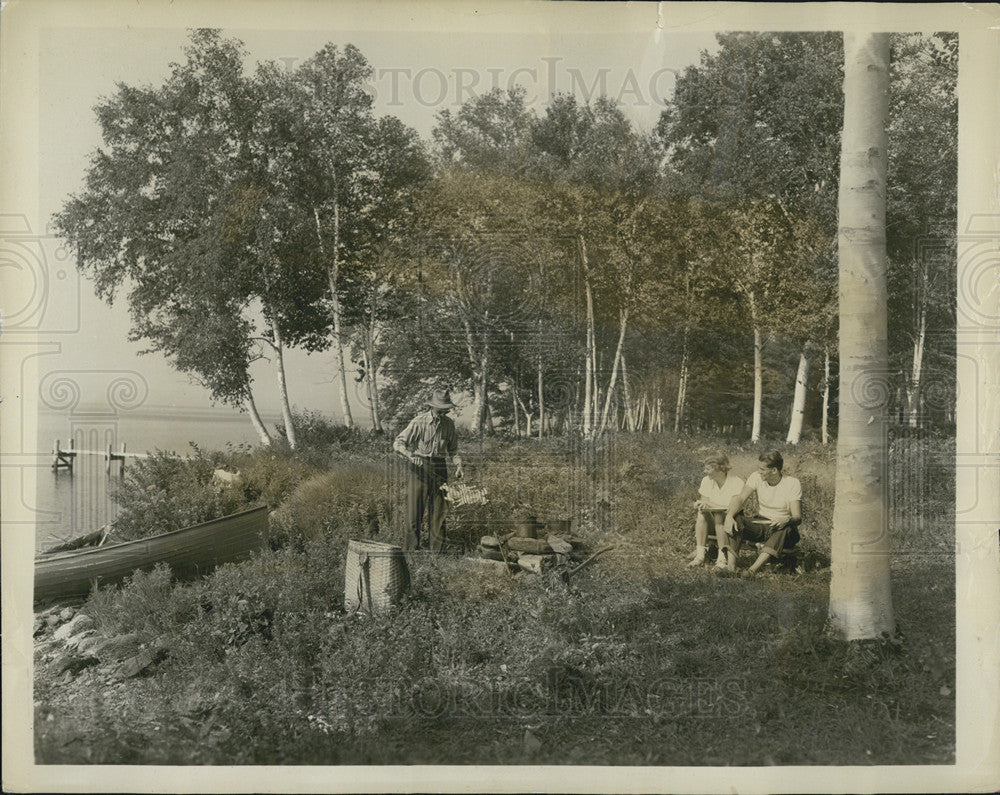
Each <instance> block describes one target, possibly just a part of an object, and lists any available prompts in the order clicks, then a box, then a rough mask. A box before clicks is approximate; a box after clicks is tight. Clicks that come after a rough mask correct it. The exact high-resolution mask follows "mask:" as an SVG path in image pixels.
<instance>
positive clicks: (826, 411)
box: [820, 345, 830, 445]
mask: <svg viewBox="0 0 1000 795" xmlns="http://www.w3.org/2000/svg"><path fill="white" fill-rule="evenodd" d="M820 433H821V434H822V439H823V444H824V445H826V444H829V443H830V346H829V345H827V346H824V348H823V424H822V430H821V431H820Z"/></svg>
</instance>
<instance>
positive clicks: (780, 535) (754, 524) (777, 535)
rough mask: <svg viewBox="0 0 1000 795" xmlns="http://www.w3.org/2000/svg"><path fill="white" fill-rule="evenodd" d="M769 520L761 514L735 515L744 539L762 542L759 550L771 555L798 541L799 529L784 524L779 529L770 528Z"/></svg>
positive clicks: (775, 554)
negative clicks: (751, 515) (749, 515)
mask: <svg viewBox="0 0 1000 795" xmlns="http://www.w3.org/2000/svg"><path fill="white" fill-rule="evenodd" d="M770 524H771V520H770V519H766V518H764V517H763V516H753V517H747V516H744V515H742V514H739V515H738V516H737V517H736V528H737V530H739V532H740V537H741V538H742V539H743V540H744V541H753V542H755V543H758V542H763V544H764V546H763V547H762V548H761V552H767V553H768V554H770V555H771V556H773V557H778V554H779V553H780V552H781V550H783V549H791V548H792V547H794V546H795V545H796V544H797V543H799V538H800V536H799V529H798V528H797V527H790V526H787V525H786V526H785V527H782V528H781V529H780V530H772V529H771V527H770Z"/></svg>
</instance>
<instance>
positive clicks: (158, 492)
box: [111, 448, 247, 541]
mask: <svg viewBox="0 0 1000 795" xmlns="http://www.w3.org/2000/svg"><path fill="white" fill-rule="evenodd" d="M222 463H223V454H221V453H216V454H207V453H204V452H203V451H201V450H199V449H198V448H195V455H194V456H193V457H192V458H188V459H183V458H177V457H176V456H174V455H172V454H170V453H165V452H162V451H157V452H156V453H154V454H153V455H151V456H149V457H148V458H145V459H139V460H138V461H137V462H136V463H135V464H129V466H128V467H126V468H125V472H124V475H123V476H122V479H121V481H120V482H119V483H118V485H117V486H116V487H115V488H114V489H113V491H112V497H113V499H114V500H115V502H117V503H118V504H119V506H120V509H119V512H118V515H117V517H116V518H115V519H114V521H113V522H112V523H111V529H112V532H113V534H114V537H115V538H116V539H118V540H123V541H128V540H131V539H136V538H144V537H146V536H150V535H156V534H158V533H166V532H169V531H171V530H177V529H179V528H181V527H188V526H189V525H193V524H198V523H200V522H207V521H209V520H210V519H216V518H218V517H220V516H225V515H227V514H230V513H235V512H236V511H239V510H241V509H242V508H244V507H246V505H247V500H246V498H245V496H244V494H243V493H242V492H241V491H240V489H239V488H237V487H235V486H234V485H227V486H226V487H219V486H217V485H216V484H214V483H213V482H212V472H213V471H214V470H215V469H216V467H218V466H221V465H222Z"/></svg>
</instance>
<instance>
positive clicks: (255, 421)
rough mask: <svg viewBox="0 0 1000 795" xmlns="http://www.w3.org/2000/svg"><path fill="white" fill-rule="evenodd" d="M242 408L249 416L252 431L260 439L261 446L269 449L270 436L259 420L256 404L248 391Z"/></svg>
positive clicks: (262, 422)
mask: <svg viewBox="0 0 1000 795" xmlns="http://www.w3.org/2000/svg"><path fill="white" fill-rule="evenodd" d="M244 407H245V408H246V410H247V414H248V415H249V416H250V423H251V424H252V425H253V429H254V430H255V431H257V438H258V439H260V443H261V446H263V447H270V446H271V434H270V433H268V431H267V426H266V425H264V421H263V420H262V419H261V418H260V412H259V411H257V403H256V402H255V401H254V399H253V392H249V391H248V393H247V399H246V402H245V403H244Z"/></svg>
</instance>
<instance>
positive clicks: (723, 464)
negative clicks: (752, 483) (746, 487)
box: [688, 453, 743, 566]
mask: <svg viewBox="0 0 1000 795" xmlns="http://www.w3.org/2000/svg"><path fill="white" fill-rule="evenodd" d="M702 463H704V465H705V468H704V472H705V477H704V478H702V481H701V486H699V487H698V499H697V500H696V501H695V503H694V507H695V508H697V510H698V515H697V517H696V518H695V521H694V539H695V544H697V548H696V549H695V552H694V559H693V560H692V561H691V562H690V563H688V566H699V565H701V564H702V563H704V562H705V553H706V552H707V551H708V535H709V533H711V532H715V533H716V535H717V537H720V538H719V559H718V561H717V562H716V564H715V565H716V566H725V565H726V556H725V553H724V551H723V549H724V545H723V543H722V540H721V536H722V522H723V520H724V519H725V516H726V509H727V508H728V507H729V505H730V503H731V502H732V500H733V498H734V497H736V496H737V495H739V493H740V491H741V489H742V488H743V479H742V478H739V477H737V476H736V475H730V474H729V459H728V458H727V457H726V456H725V455H723V454H722V453H719V454H718V455H713V456H709V457H708V458H706V459H705V460H704V461H703V462H702Z"/></svg>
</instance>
